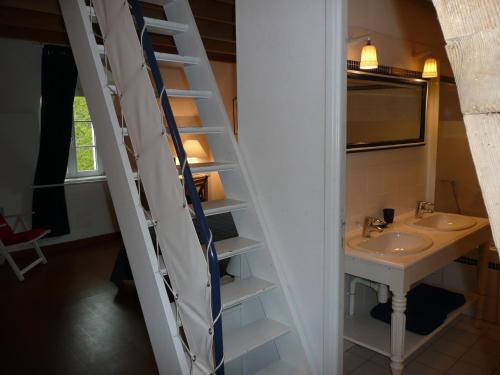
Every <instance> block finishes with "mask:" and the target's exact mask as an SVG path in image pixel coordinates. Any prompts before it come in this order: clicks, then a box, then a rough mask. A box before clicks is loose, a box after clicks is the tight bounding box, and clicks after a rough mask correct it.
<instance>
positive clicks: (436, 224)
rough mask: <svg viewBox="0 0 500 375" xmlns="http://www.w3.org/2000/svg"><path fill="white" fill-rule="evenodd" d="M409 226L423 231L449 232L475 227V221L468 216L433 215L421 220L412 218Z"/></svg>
mask: <svg viewBox="0 0 500 375" xmlns="http://www.w3.org/2000/svg"><path fill="white" fill-rule="evenodd" d="M410 224H411V225H415V226H418V227H420V228H423V229H434V230H438V231H444V232H449V231H455V230H464V229H468V228H472V227H473V226H474V225H476V220H474V219H473V218H471V217H468V216H462V215H454V214H442V213H435V214H432V215H429V216H425V217H424V218H422V219H415V218H413V219H411V220H410Z"/></svg>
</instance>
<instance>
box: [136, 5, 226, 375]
mask: <svg viewBox="0 0 500 375" xmlns="http://www.w3.org/2000/svg"><path fill="white" fill-rule="evenodd" d="M129 4H130V5H131V13H132V15H133V16H134V18H135V21H136V23H137V32H138V36H139V39H140V41H141V44H142V47H143V49H144V51H145V53H146V56H147V60H148V63H149V68H150V69H151V74H152V76H153V79H154V81H155V87H156V93H157V95H158V96H159V97H160V101H161V105H162V108H163V112H164V114H165V118H166V119H167V125H168V128H169V132H170V136H171V138H172V142H173V144H174V147H175V151H176V153H177V157H178V158H179V163H180V165H181V166H183V172H182V174H183V176H184V181H185V185H186V186H187V188H188V191H189V195H190V198H191V204H192V206H193V209H194V213H195V216H196V219H197V220H198V225H199V227H200V231H201V240H202V243H203V244H204V245H205V246H206V247H207V262H208V266H209V270H210V284H211V287H212V293H211V301H212V319H213V324H214V332H213V335H214V351H215V370H216V372H215V373H216V375H223V374H224V362H223V361H224V349H223V340H222V314H221V312H222V305H221V297H220V279H219V263H218V259H217V253H216V250H215V246H214V242H213V238H212V233H211V231H210V228H209V227H208V223H207V219H206V217H205V213H204V212H203V208H202V207H201V202H200V197H199V196H198V193H197V191H196V188H195V185H194V182H193V175H192V173H191V168H190V167H189V163H188V162H187V155H186V151H185V150H184V146H183V144H182V140H181V137H180V134H179V130H178V128H177V124H176V121H175V117H174V114H173V111H172V107H171V106H170V102H169V100H168V95H167V93H166V87H164V84H163V78H162V76H161V72H160V68H159V66H158V62H157V61H156V57H155V53H154V50H153V46H152V44H151V40H150V39H149V33H148V31H147V30H146V25H145V22H144V17H143V15H142V10H141V7H140V5H139V1H138V0H129Z"/></svg>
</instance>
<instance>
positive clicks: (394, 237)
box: [347, 232, 433, 256]
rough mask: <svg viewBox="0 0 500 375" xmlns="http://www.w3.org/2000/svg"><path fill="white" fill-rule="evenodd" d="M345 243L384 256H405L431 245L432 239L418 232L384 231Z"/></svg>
mask: <svg viewBox="0 0 500 375" xmlns="http://www.w3.org/2000/svg"><path fill="white" fill-rule="evenodd" d="M347 244H348V245H349V246H350V247H351V248H353V249H356V250H361V251H366V252H370V253H375V254H378V255H386V256H405V255H412V254H416V253H420V252H422V251H424V250H427V249H428V248H429V247H431V246H432V244H433V242H432V240H431V239H430V238H429V237H428V236H426V235H424V234H419V233H412V232H385V233H382V234H379V235H377V234H375V235H374V236H373V237H371V238H366V237H354V238H352V239H351V240H349V241H348V242H347Z"/></svg>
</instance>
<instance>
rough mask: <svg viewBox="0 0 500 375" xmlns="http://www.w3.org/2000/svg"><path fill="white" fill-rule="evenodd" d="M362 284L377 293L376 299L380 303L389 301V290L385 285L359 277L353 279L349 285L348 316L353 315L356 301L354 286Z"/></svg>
mask: <svg viewBox="0 0 500 375" xmlns="http://www.w3.org/2000/svg"><path fill="white" fill-rule="evenodd" d="M357 284H363V285H366V286H367V287H369V288H371V289H373V290H375V291H376V292H377V299H378V302H380V303H386V302H387V301H388V300H389V288H388V287H387V285H385V284H380V283H376V282H374V281H370V280H365V279H362V278H360V277H354V278H353V279H352V280H351V282H350V283H349V316H353V315H354V304H355V299H356V285H357Z"/></svg>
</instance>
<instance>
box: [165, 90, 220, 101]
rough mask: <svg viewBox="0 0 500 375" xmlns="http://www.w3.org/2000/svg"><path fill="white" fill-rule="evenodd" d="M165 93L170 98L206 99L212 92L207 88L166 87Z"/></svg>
mask: <svg viewBox="0 0 500 375" xmlns="http://www.w3.org/2000/svg"><path fill="white" fill-rule="evenodd" d="M167 95H168V96H169V97H172V98H186V99H208V98H210V96H211V95H212V92H211V91H207V90H180V89H167Z"/></svg>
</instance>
